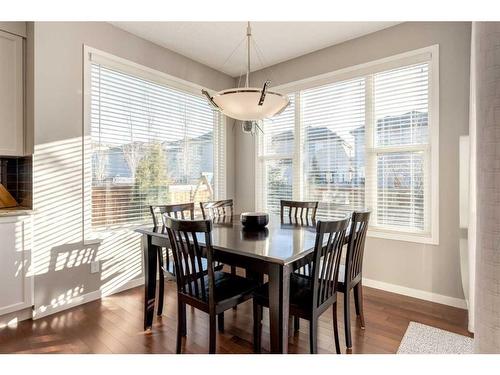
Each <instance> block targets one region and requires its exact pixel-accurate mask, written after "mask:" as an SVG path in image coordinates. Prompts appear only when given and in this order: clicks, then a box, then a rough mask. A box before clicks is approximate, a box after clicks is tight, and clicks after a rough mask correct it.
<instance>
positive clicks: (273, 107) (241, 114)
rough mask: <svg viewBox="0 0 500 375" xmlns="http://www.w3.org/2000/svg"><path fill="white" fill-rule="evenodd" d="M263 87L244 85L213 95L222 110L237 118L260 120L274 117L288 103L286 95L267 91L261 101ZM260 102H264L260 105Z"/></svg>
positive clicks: (227, 114)
mask: <svg viewBox="0 0 500 375" xmlns="http://www.w3.org/2000/svg"><path fill="white" fill-rule="evenodd" d="M261 95H262V89H258V88H253V87H242V88H234V89H228V90H224V91H220V92H218V93H217V94H215V95H214V96H213V97H212V100H213V101H214V103H215V104H217V106H218V107H219V109H220V111H221V112H222V113H223V114H225V115H226V116H229V117H231V118H234V119H236V120H241V121H258V120H263V119H265V118H269V117H273V116H274V115H276V114H278V113H280V112H281V111H283V110H284V109H285V108H286V106H287V105H288V102H289V99H288V97H287V96H286V95H282V94H279V93H276V92H272V91H267V92H266V93H265V100H263V101H261V100H260V99H261ZM259 102H262V104H261V105H259Z"/></svg>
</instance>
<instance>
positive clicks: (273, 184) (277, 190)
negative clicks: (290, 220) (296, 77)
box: [260, 96, 295, 213]
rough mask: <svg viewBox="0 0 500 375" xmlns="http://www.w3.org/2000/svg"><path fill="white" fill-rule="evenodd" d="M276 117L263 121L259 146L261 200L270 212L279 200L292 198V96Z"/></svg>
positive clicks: (293, 137)
mask: <svg viewBox="0 0 500 375" xmlns="http://www.w3.org/2000/svg"><path fill="white" fill-rule="evenodd" d="M289 99H290V104H289V105H288V107H287V108H286V109H285V110H284V111H283V112H282V113H281V114H280V115H278V116H276V117H273V118H272V119H269V120H265V121H264V124H263V131H264V134H263V137H262V141H263V142H262V143H263V144H262V145H261V154H260V155H261V163H262V164H263V174H264V176H263V178H264V180H265V181H266V183H265V185H263V195H264V197H263V200H264V202H265V207H266V209H267V210H269V211H270V212H272V213H278V212H279V211H280V200H281V199H292V180H293V169H292V161H293V154H294V142H295V98H294V96H289Z"/></svg>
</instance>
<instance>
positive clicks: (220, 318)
mask: <svg viewBox="0 0 500 375" xmlns="http://www.w3.org/2000/svg"><path fill="white" fill-rule="evenodd" d="M217 328H218V329H219V332H224V313H223V312H221V313H219V314H218V315H217Z"/></svg>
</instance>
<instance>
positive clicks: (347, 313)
mask: <svg viewBox="0 0 500 375" xmlns="http://www.w3.org/2000/svg"><path fill="white" fill-rule="evenodd" d="M349 294H350V290H349V289H347V288H346V290H345V292H344V328H345V346H346V347H347V349H351V347H352V339H351V305H350V301H349Z"/></svg>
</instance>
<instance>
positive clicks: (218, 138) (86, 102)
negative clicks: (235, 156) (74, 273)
mask: <svg viewBox="0 0 500 375" xmlns="http://www.w3.org/2000/svg"><path fill="white" fill-rule="evenodd" d="M95 63H97V64H101V65H103V66H105V67H107V68H111V69H115V70H118V71H120V72H122V73H125V74H129V75H132V76H135V77H137V78H140V79H144V80H147V81H151V82H154V83H157V84H160V85H163V86H167V87H169V88H173V89H176V90H180V91H182V92H185V93H187V94H190V95H195V96H197V97H200V98H203V95H202V94H201V90H202V89H204V88H205V87H203V86H201V85H198V84H196V83H193V82H190V81H186V80H183V79H181V78H177V77H175V76H172V75H169V74H167V73H163V72H160V71H158V70H155V69H152V68H149V67H147V66H144V65H141V64H138V63H135V62H132V61H130V60H127V59H124V58H121V57H118V56H115V55H113V54H110V53H107V52H104V51H101V50H98V49H96V48H93V47H90V46H88V45H84V46H83V114H82V115H83V119H82V124H83V129H82V132H83V137H82V148H83V163H82V175H83V240H84V243H86V244H87V243H94V242H95V241H100V240H101V239H102V233H105V232H108V231H110V230H111V231H112V230H122V229H131V228H135V227H137V224H119V225H116V226H115V225H112V226H102V227H99V228H94V227H92V143H91V140H92V139H91V138H92V134H91V100H92V98H91V94H92V93H91V67H92V64H95ZM209 89H211V88H209ZM219 116H220V123H219V126H215V125H214V134H213V140H214V147H213V150H214V151H213V158H214V164H213V165H214V182H215V181H217V186H216V188H215V190H214V196H215V199H222V198H225V195H226V191H227V171H226V169H227V137H228V132H227V131H226V125H227V119H226V117H225V116H224V115H222V114H220V115H219ZM214 124H215V118H214Z"/></svg>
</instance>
